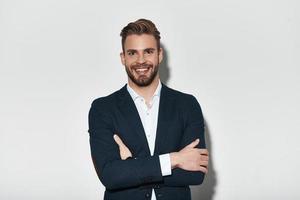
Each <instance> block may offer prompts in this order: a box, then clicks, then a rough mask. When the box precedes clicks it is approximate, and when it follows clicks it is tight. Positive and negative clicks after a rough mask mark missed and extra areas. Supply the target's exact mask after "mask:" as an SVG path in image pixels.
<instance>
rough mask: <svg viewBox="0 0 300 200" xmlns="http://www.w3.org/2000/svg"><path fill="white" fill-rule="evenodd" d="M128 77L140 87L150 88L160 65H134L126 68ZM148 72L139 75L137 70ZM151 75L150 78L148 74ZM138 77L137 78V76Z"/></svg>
mask: <svg viewBox="0 0 300 200" xmlns="http://www.w3.org/2000/svg"><path fill="white" fill-rule="evenodd" d="M125 69H126V72H127V75H128V77H129V78H130V80H131V81H132V82H134V83H135V84H136V85H137V86H139V87H146V86H149V85H150V84H151V83H152V82H153V80H154V78H155V77H156V75H157V73H158V65H153V64H147V63H143V64H134V65H131V66H125ZM142 69H143V70H146V73H142V72H141V73H140V74H139V73H138V72H137V71H136V70H142ZM148 73H150V75H149V76H147V74H148ZM135 75H136V76H135Z"/></svg>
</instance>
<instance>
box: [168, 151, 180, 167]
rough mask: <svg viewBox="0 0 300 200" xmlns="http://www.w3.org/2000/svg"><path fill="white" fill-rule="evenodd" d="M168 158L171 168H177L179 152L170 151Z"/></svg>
mask: <svg viewBox="0 0 300 200" xmlns="http://www.w3.org/2000/svg"><path fill="white" fill-rule="evenodd" d="M170 160H171V168H172V169H174V168H177V167H178V166H179V152H172V153H170Z"/></svg>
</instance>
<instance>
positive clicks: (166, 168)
mask: <svg viewBox="0 0 300 200" xmlns="http://www.w3.org/2000/svg"><path fill="white" fill-rule="evenodd" d="M159 162H160V169H161V173H162V175H163V176H169V175H171V174H172V167H171V158H170V154H169V153H166V154H162V155H159Z"/></svg>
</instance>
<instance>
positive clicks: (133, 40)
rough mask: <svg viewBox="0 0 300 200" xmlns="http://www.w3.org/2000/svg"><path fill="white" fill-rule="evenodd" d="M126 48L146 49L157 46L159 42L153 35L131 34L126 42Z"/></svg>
mask: <svg viewBox="0 0 300 200" xmlns="http://www.w3.org/2000/svg"><path fill="white" fill-rule="evenodd" d="M124 48H125V49H137V50H138V49H146V48H155V49H156V48H157V43H156V40H155V37H154V36H153V35H148V34H141V35H136V34H133V35H129V36H127V38H126V40H125V43H124Z"/></svg>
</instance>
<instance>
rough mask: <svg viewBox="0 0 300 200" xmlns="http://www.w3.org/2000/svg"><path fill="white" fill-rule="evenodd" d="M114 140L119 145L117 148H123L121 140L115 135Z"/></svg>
mask: <svg viewBox="0 0 300 200" xmlns="http://www.w3.org/2000/svg"><path fill="white" fill-rule="evenodd" d="M114 140H115V142H116V143H117V144H118V145H119V147H121V146H124V143H123V141H122V140H121V138H120V137H119V136H118V135H117V134H114Z"/></svg>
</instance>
